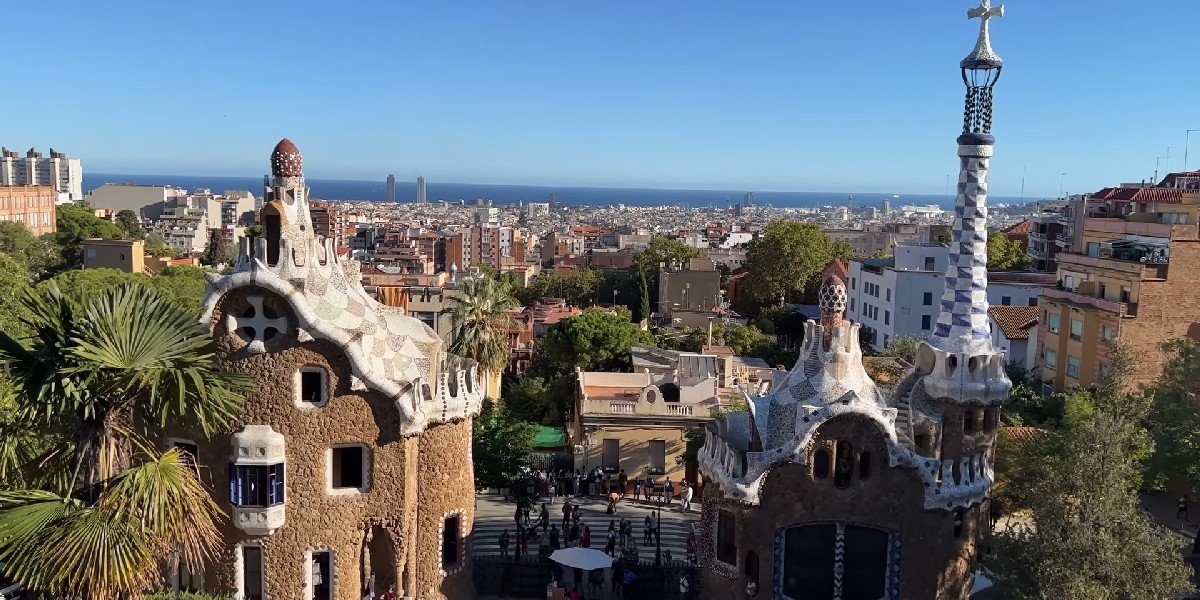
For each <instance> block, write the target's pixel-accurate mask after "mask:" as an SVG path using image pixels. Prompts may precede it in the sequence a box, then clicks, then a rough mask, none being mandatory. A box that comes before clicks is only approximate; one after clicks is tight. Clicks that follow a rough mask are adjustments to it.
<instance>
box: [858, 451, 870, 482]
mask: <svg viewBox="0 0 1200 600" xmlns="http://www.w3.org/2000/svg"><path fill="white" fill-rule="evenodd" d="M870 476H871V453H870V452H863V453H862V454H859V455H858V478H859V479H866V478H868V477H870Z"/></svg>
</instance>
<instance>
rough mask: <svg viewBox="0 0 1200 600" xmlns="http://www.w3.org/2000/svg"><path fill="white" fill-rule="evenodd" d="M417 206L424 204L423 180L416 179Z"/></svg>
mask: <svg viewBox="0 0 1200 600" xmlns="http://www.w3.org/2000/svg"><path fill="white" fill-rule="evenodd" d="M417 204H425V178H424V177H418V178H417Z"/></svg>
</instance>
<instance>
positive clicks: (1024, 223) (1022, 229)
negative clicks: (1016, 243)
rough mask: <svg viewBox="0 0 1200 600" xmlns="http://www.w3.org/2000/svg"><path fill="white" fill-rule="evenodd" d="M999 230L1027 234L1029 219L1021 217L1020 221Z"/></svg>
mask: <svg viewBox="0 0 1200 600" xmlns="http://www.w3.org/2000/svg"><path fill="white" fill-rule="evenodd" d="M1001 231H1003V232H1004V233H1006V234H1009V235H1013V234H1015V235H1028V234H1029V219H1022V220H1021V222H1020V223H1017V224H1016V225H1013V226H1012V227H1009V228H1008V229H1002V230H1001Z"/></svg>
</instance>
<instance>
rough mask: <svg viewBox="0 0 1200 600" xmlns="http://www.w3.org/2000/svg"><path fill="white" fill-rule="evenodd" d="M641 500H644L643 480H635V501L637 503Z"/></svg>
mask: <svg viewBox="0 0 1200 600" xmlns="http://www.w3.org/2000/svg"><path fill="white" fill-rule="evenodd" d="M641 499H642V480H641V479H634V480H633V500H634V502H637V501H639V500H641Z"/></svg>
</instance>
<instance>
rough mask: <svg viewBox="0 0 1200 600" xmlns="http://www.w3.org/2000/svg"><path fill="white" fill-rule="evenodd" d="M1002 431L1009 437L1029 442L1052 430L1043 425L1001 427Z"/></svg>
mask: <svg viewBox="0 0 1200 600" xmlns="http://www.w3.org/2000/svg"><path fill="white" fill-rule="evenodd" d="M1000 431H1002V432H1004V435H1005V436H1006V437H1008V438H1009V439H1012V440H1015V441H1018V442H1027V441H1029V440H1032V439H1035V438H1039V437H1041V436H1043V435H1046V434H1047V433H1050V430H1048V429H1042V428H1041V427H1001V428H1000Z"/></svg>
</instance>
